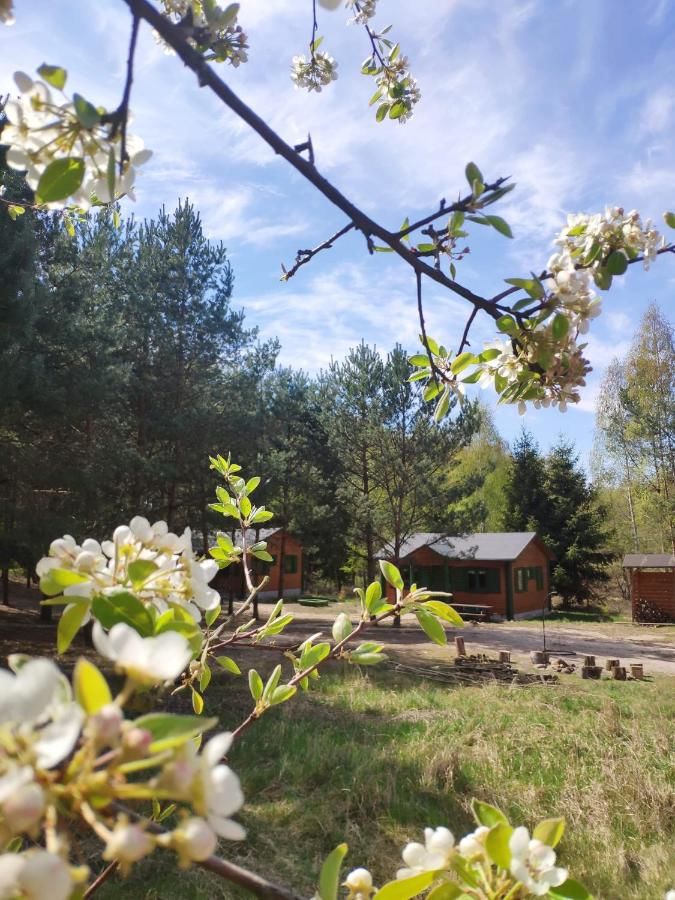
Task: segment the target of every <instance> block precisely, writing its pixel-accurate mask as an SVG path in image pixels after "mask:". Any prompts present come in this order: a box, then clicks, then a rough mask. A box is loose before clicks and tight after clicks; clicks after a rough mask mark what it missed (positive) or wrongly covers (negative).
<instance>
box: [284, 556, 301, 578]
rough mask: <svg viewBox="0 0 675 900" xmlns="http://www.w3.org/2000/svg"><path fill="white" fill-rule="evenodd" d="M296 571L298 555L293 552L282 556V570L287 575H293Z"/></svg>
mask: <svg viewBox="0 0 675 900" xmlns="http://www.w3.org/2000/svg"><path fill="white" fill-rule="evenodd" d="M297 571H298V557H297V556H295V554H288V555H285V556H284V572H285V573H286V574H287V575H295V573H296V572H297Z"/></svg>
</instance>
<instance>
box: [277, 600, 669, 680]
mask: <svg viewBox="0 0 675 900" xmlns="http://www.w3.org/2000/svg"><path fill="white" fill-rule="evenodd" d="M286 609H287V611H288V612H292V613H293V614H294V615H296V616H297V620H296V622H294V623H293V625H292V626H291V627H292V628H293V632H290V631H288V632H286V633H287V634H290V633H294V632H297V633H307V634H311V633H312V632H313V631H318V630H320V629H324V630H327V631H330V624H331V622H332V621H333V619H334V618H335V616H336V615H337V612H338V611H340V610H342V609H344V611H345V612H349V608H348V607H347V606H346V605H344V606H343V605H340V606H337V605H333V604H331V605H330V606H329V607H325V608H319V609H316V610H314V609H309V608H308V607H304V606H299V605H298V604H294V603H289V604H286ZM446 631H447V635H448V642H449V644H450V645H451V646H450V650H448V648H445V647H438V646H436V645H434V644H432V643H431V642H430V641H429V640H428V639H427V638H426V636H425V635H424V634H423V633H422V631H421V629H420V628H419V626H418V625H417V623H416V621H415V619H414V618H413V617H412V616H406V617H404V619H403V623H402V626H401V628H400V629H396V628H392V627H391V625H390V624H389V623H386V624H382V625H380V626H378V627H368V628H367V629H365V631H364V635H365V636H366V639H375V640H378V641H381V642H382V643H384V644H386V645H387V648H388V649H389V650H390V651H392V652H393V653H394V654H395V655H396V657H397V658H398V659H401V660H402V659H403V658H404V657H405V656H408V655H410V656H415V657H422V658H427V659H435V660H438V661H442V660H447V658H448V654H449V653H451V654H452V655H454V638H455V637H456V636H458V635H461V636H462V637H463V638H464V640H465V643H466V649H467V653H481V652H486V653H488V654H491V655H492V654H496V651H498V650H510V651H511V655H512V659H513V660H514V661H516V662H518V663H519V664H522V665H523V666H529V662H530V657H529V654H530V651H532V650H543V649H544V644H543V636H542V629H541V625H540V624H535V623H533V622H530V623H528V624H522V625H520V624H516V623H511V622H509V623H503V624H484V623H480V624H469V623H468V624H467V625H465V626H464V628H447V629H446ZM674 638H675V629H672V628H664V629H660V628H648V629H646V628H644V627H641V626H637V625H636V626H633V625H613V624H611V623H610V624H608V625H607V626H604V625H602V624H598V625H596V624H595V623H593V624H589V625H578V624H574V625H573V624H570V625H566V624H562V623H555V624H550V625H549V626H547V629H546V649H547V650H549V651H550V652H551V653H552V654H553V656H554V658H555V656H556V654H558V655H560V656H564V658H565V659H566V660H568V661H570V662H573V663H576V665H577V668H579V667H580V664H581V662H582V661H583V659H582V658H583V656H585V655H587V654H590V655H594V656H596V657H597V659H598V665H601V664H602V663H603V662H604V660H605V659H606V658H607V657H612V658H616V659H620V660H621V662H622V664H624V665H629V664H630V663H642V664H643V665H644V668H645V674H650V673H653V674H656V673H661V674H666V675H672V676H675V639H674Z"/></svg>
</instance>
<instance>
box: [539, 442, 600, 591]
mask: <svg viewBox="0 0 675 900" xmlns="http://www.w3.org/2000/svg"><path fill="white" fill-rule="evenodd" d="M544 491H545V498H546V499H545V515H544V519H543V524H542V529H541V531H540V536H541V537H542V538H543V540H544V541H545V543H546V544H547V546H548V547H549V548H550V549H551V550H552V552H553V553H554V554H555V561H554V564H553V573H552V575H553V587H554V589H555V591H556V592H557V593H558V594H559V595H560V596H561V597H562V598H563V600H564V601H565V603H569V601H571V600H577V601H584V600H586V601H587V600H588V599H589V598H590V597H592V596H593V592H594V589H595V588H596V586H597V585H598V584H601V583H603V582H606V581H607V580H608V573H607V566H608V564H609V562H610V561H611V559H612V554H611V552H609V551H608V546H609V543H610V535H609V532H608V529H607V525H606V522H607V510H606V509H605V507H604V506H603V505H602V504H601V503H600V502H599V500H598V495H597V491H596V490H595V488H594V487H593V486H592V485H591V484H589V482H588V479H587V477H586V474H585V473H584V471H583V469H582V468H581V466H580V465H579V457H578V456H577V454H576V452H575V450H574V446H573V444H571V443H569V442H568V441H565V440H564V439H561V440H560V441H559V442H558V443H557V444H556V445H555V446H554V447H553V448H552V449H551V451H550V453H549V454H548V455H547V457H546V460H545V467H544Z"/></svg>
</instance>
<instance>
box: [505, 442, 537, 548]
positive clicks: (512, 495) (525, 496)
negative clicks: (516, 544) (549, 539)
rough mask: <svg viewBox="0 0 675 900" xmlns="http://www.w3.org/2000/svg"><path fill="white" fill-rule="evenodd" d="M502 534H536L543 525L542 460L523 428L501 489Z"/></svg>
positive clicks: (514, 447)
mask: <svg viewBox="0 0 675 900" xmlns="http://www.w3.org/2000/svg"><path fill="white" fill-rule="evenodd" d="M504 495H505V497H504V499H505V514H504V528H505V529H506V531H537V532H539V533H540V534H541V533H542V529H543V527H544V523H545V513H546V494H545V488H544V460H543V458H542V456H541V454H540V452H539V446H538V444H537V442H536V441H535V440H534V437H533V436H532V434H530V432H529V431H526V430H525V429H524V428H523V431H522V433H521V435H520V437H519V438H518V440H517V441H516V442H515V444H514V445H513V450H512V451H511V465H510V467H509V472H508V477H507V480H506V485H505V488H504Z"/></svg>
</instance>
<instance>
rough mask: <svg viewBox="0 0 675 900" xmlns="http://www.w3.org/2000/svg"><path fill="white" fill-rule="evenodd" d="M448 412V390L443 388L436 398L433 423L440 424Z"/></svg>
mask: <svg viewBox="0 0 675 900" xmlns="http://www.w3.org/2000/svg"><path fill="white" fill-rule="evenodd" d="M449 410H450V388H449V387H445V388H443V393H442V394H441V396H440V397H439V398H438V403H437V404H436V409H435V410H434V421H435V422H440V421H441V419H444V418H445V417H446V416H447V414H448V412H449Z"/></svg>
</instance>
